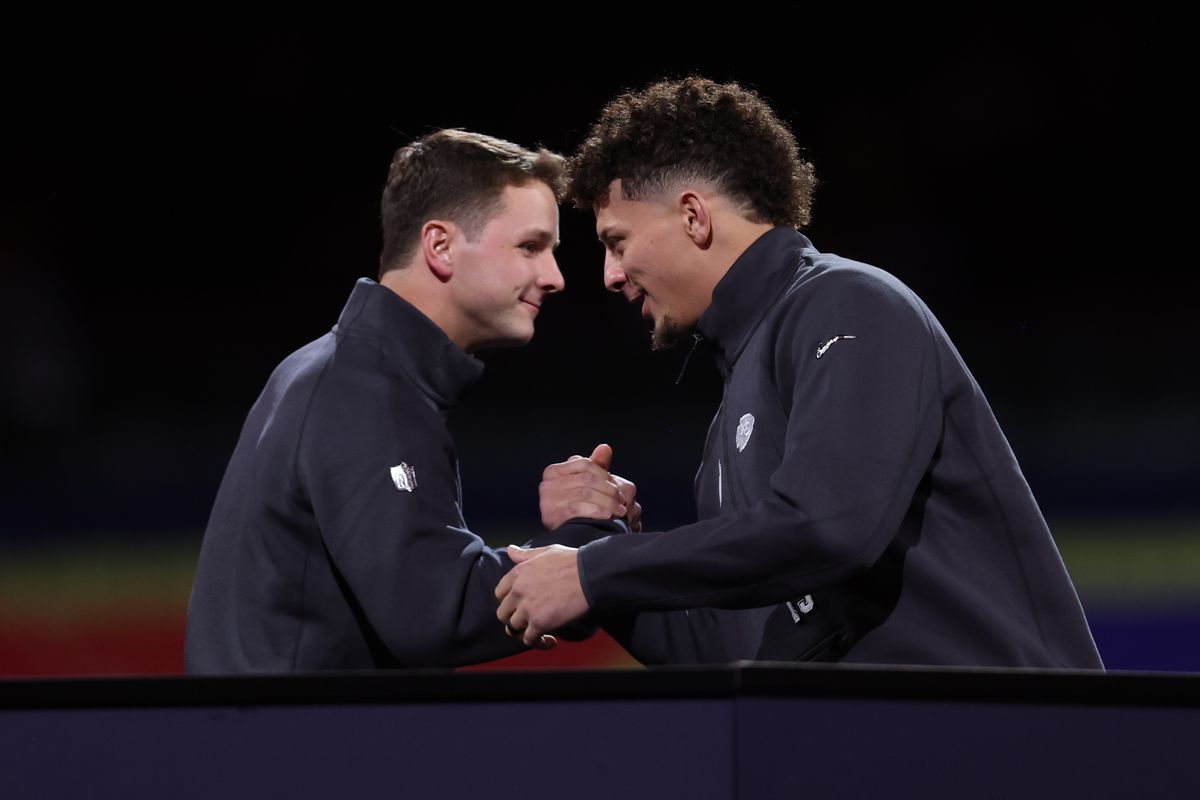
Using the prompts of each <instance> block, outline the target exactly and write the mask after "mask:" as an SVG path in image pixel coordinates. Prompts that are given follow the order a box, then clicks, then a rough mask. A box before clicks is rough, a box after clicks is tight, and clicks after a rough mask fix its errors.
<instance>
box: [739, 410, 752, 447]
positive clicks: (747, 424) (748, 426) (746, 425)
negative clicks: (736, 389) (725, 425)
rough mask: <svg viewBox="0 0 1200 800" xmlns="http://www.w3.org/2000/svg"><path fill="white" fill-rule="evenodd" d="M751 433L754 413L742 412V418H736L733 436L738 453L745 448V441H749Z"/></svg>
mask: <svg viewBox="0 0 1200 800" xmlns="http://www.w3.org/2000/svg"><path fill="white" fill-rule="evenodd" d="M752 433H754V415H753V414H743V415H742V418H741V419H739V420H738V426H737V436H736V437H734V442H735V443H736V444H737V449H738V452H739V453H740V452H742V451H743V450H745V449H746V443H747V442H749V441H750V434H752Z"/></svg>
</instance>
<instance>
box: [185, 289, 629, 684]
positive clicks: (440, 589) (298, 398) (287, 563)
mask: <svg viewBox="0 0 1200 800" xmlns="http://www.w3.org/2000/svg"><path fill="white" fill-rule="evenodd" d="M482 370H483V365H482V364H481V363H480V362H479V361H478V360H476V359H475V358H473V357H471V356H469V355H467V354H466V353H465V352H463V351H462V350H461V349H459V348H458V347H457V346H455V345H454V344H453V343H452V342H451V341H450V340H449V339H448V338H447V337H446V335H445V334H444V333H443V332H442V331H441V329H439V328H438V327H437V326H435V325H434V324H433V323H432V322H431V321H430V320H429V319H428V318H426V317H425V316H424V315H422V314H421V313H420V312H419V311H417V310H416V309H415V308H413V307H412V306H411V305H409V304H408V303H406V302H405V301H404V300H402V299H401V298H400V297H398V296H397V295H396V294H395V293H393V292H392V291H391V290H389V289H387V288H385V287H382V286H379V285H378V284H376V283H374V282H373V281H370V280H366V279H363V280H360V281H359V282H358V284H357V285H356V286H355V287H354V291H353V293H352V294H351V295H350V299H349V300H348V301H347V303H346V306H345V308H344V309H343V311H342V313H341V316H340V318H339V319H338V323H337V325H336V327H334V329H333V331H332V332H331V333H329V334H326V335H325V336H323V337H321V338H320V339H318V340H316V341H315V342H312V343H311V344H309V345H307V346H305V347H303V348H301V349H300V350H298V351H296V352H295V353H293V354H292V355H290V356H288V358H287V359H285V360H284V361H283V363H281V364H280V365H279V366H278V367H277V368H276V370H275V372H274V373H273V374H272V375H271V378H270V380H269V381H268V383H267V386H266V388H265V389H264V390H263V393H262V395H261V396H260V397H259V399H258V401H257V402H256V403H255V404H254V407H253V408H252V409H251V410H250V415H249V417H248V418H247V420H246V423H245V426H244V427H243V429H242V434H241V438H240V439H239V441H238V444H237V448H236V450H235V451H234V453H233V457H232V459H231V460H230V462H229V467H228V470H227V471H226V473H225V477H224V480H223V481H222V483H221V488H220V490H219V492H218V494H217V499H216V503H215V505H214V507H213V511H212V516H211V518H210V519H209V523H208V528H207V530H206V531H205V534H204V542H203V545H202V547H201V551H200V561H199V565H198V568H197V571H196V582H195V586H194V588H193V591H192V597H191V602H190V604H189V608H188V626H187V644H186V649H185V661H186V666H187V670H188V671H189V672H206V673H207V672H292V671H309V670H327V669H342V670H344V669H361V668H372V667H401V666H406V667H434V666H454V665H459V664H469V663H474V662H480V661H487V660H489V659H494V658H500V657H502V656H507V655H511V654H513V653H516V652H518V651H520V650H523V649H524V648H523V647H522V646H521V645H520V644H519V643H517V642H515V641H514V640H512V639H510V638H509V637H507V636H505V635H504V632H503V627H502V626H501V625H500V623H499V622H498V621H497V619H496V605H497V604H496V599H495V597H494V596H493V591H494V589H495V586H496V584H497V583H498V582H499V581H500V578H501V577H502V576H503V574H504V573H505V572H506V571H507V570H508V569H509V568H511V566H512V564H511V562H510V561H509V560H508V557H507V556H505V555H504V554H503V553H502V552H498V551H495V550H492V549H490V548H488V547H486V546H485V545H484V543H483V541H482V540H481V539H480V538H479V537H478V536H476V535H475V534H473V533H471V531H470V530H468V529H467V526H466V523H465V522H464V520H463V515H462V496H461V488H460V485H459V479H458V462H457V459H456V456H455V450H454V443H453V442H452V441H451V439H450V434H449V432H448V431H447V429H446V425H445V421H444V415H445V413H446V411H447V410H448V409H449V408H450V407H451V406H452V405H454V403H455V402H456V401H457V399H458V397H459V395H460V394H461V392H462V391H463V389H465V388H466V387H467V386H468V385H469V384H470V383H472V382H473V381H474V380H476V379H477V378H478V377H479V375H480V373H481V372H482ZM610 530H611V527H610ZM602 533H603V531H599V530H597V529H596V528H591V527H585V526H578V527H575V526H567V527H565V528H560V529H559V530H558V531H557V532H555V533H554V534H553V541H559V542H563V543H567V544H579V543H581V542H584V541H589V540H591V539H593V538H595V537H596V536H599V535H602ZM543 543H547V542H541V541H538V542H535V544H543Z"/></svg>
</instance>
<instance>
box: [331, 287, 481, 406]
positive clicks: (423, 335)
mask: <svg viewBox="0 0 1200 800" xmlns="http://www.w3.org/2000/svg"><path fill="white" fill-rule="evenodd" d="M333 331H334V334H335V335H336V336H337V337H338V338H339V339H340V338H341V337H342V336H347V335H350V336H362V337H364V338H367V339H370V340H372V341H374V342H375V343H376V344H377V345H378V346H379V350H380V352H381V353H382V356H383V363H384V368H385V369H386V370H387V371H388V372H389V373H392V374H397V375H399V376H400V377H403V378H405V379H407V380H408V381H409V382H411V383H412V384H413V385H415V386H416V387H417V389H418V390H419V391H420V392H421V394H423V395H425V397H426V398H427V399H428V400H429V401H430V402H431V403H432V404H433V405H434V406H435V407H436V408H438V409H439V410H440V411H443V412H444V411H446V410H448V409H449V408H451V407H452V406H454V405H455V404H456V403H457V402H458V400H459V398H460V397H461V396H462V393H463V391H464V390H465V389H466V388H467V387H468V386H470V385H471V384H472V383H474V382H475V381H477V380H479V376H480V375H482V374H483V362H481V361H480V360H479V359H477V358H475V357H474V356H471V355H469V354H467V353H466V352H465V351H464V350H462V348H460V347H459V346H458V345H456V344H454V342H452V341H450V339H449V337H447V336H446V334H445V333H444V332H443V331H442V329H441V328H439V327H438V326H437V325H435V324H434V323H433V321H432V320H430V319H429V317H427V316H425V315H424V314H422V313H421V312H420V311H418V310H417V309H416V308H415V307H414V306H412V305H411V304H410V303H409V302H408V301H407V300H405V299H404V298H402V297H400V296H399V295H398V294H396V293H395V292H393V291H392V290H391V289H388V288H387V287H386V286H380V285H379V284H378V283H376V282H375V281H373V280H371V279H369V278H359V279H358V282H357V283H356V284H354V291H353V292H351V293H350V299H349V300H347V301H346V307H345V308H343V309H342V313H341V315H340V316H339V317H338V322H337V325H335V326H334V328H333Z"/></svg>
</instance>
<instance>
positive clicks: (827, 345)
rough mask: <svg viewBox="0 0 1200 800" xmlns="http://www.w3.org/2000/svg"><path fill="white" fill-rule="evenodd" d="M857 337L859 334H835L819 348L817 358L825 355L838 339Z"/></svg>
mask: <svg viewBox="0 0 1200 800" xmlns="http://www.w3.org/2000/svg"><path fill="white" fill-rule="evenodd" d="M857 338H858V337H857V336H835V337H833V338H832V339H830V340H829V341H828V342H825V344H823V345H821V346H820V347H818V348H817V358H820V357H821V356H823V355H825V351H826V350H828V349H829V348H830V347H831V346H832V345H833V343H834V342H836V341H837V340H838V339H857Z"/></svg>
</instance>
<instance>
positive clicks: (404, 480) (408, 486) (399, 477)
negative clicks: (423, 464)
mask: <svg viewBox="0 0 1200 800" xmlns="http://www.w3.org/2000/svg"><path fill="white" fill-rule="evenodd" d="M391 472H392V483H394V484H396V488H397V489H399V490H400V491H402V492H411V491H412V490H413V489H415V488H417V471H416V470H415V469H413V468H412V467H410V466H409V465H408V464H405V463H404V462H403V461H401V462H400V463H399V464H397V465H396V466H394V467H392V469H391Z"/></svg>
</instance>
